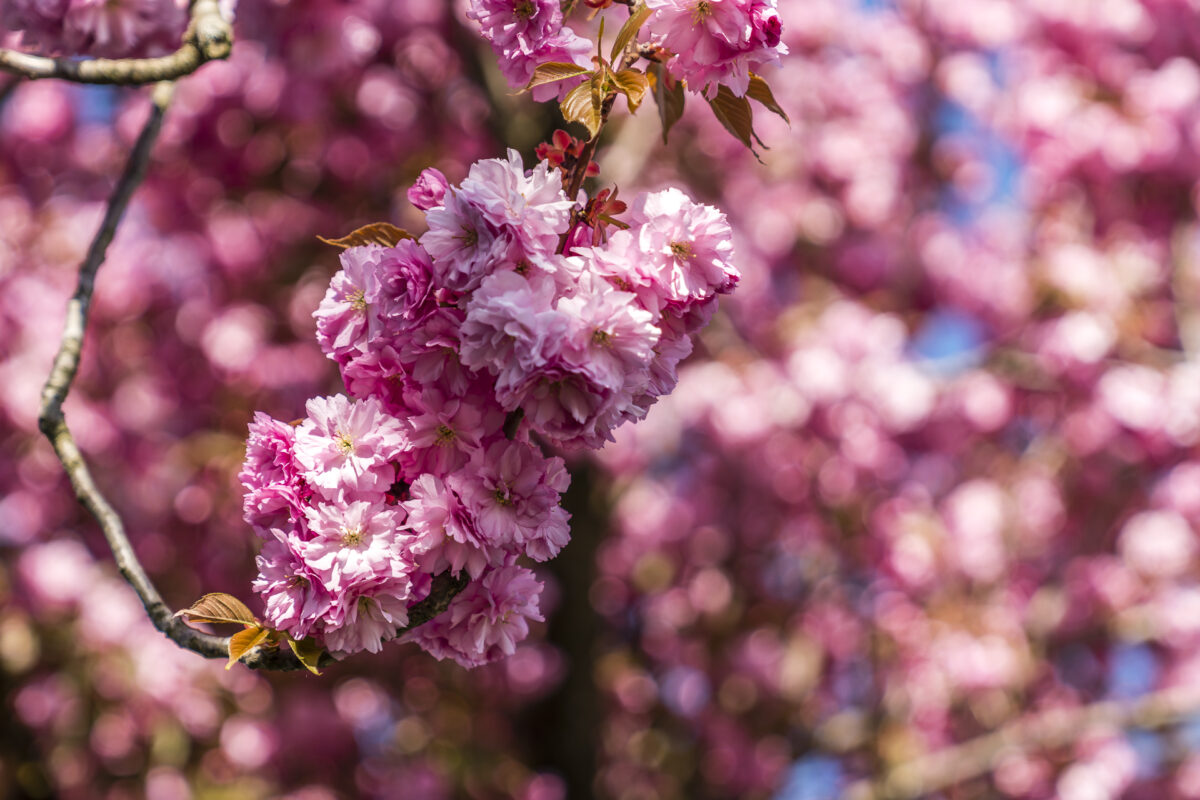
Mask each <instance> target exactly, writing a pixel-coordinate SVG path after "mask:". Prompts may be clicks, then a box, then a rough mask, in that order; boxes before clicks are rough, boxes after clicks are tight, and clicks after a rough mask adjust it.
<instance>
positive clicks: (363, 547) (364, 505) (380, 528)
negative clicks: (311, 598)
mask: <svg viewBox="0 0 1200 800" xmlns="http://www.w3.org/2000/svg"><path fill="white" fill-rule="evenodd" d="M307 517H308V530H309V532H310V534H311V538H310V539H309V540H308V541H306V542H304V543H302V544H301V545H300V546H299V551H300V555H301V556H302V557H303V558H304V561H305V563H306V564H308V565H309V566H310V567H311V568H312V570H313V571H314V572H315V573H316V574H317V575H319V576H320V578H321V580H322V583H323V584H324V585H325V588H326V589H328V590H329V591H330V592H331V593H333V594H334V595H335V596H338V597H340V596H343V595H345V594H346V592H347V591H349V590H350V589H354V588H356V587H360V586H364V585H369V584H374V583H378V582H379V581H381V580H391V581H403V580H407V579H408V574H409V572H411V571H412V563H411V560H410V557H409V554H408V553H407V552H406V550H405V547H404V543H403V542H402V540H401V538H402V537H401V536H400V535H399V531H400V527H401V525H403V523H404V511H403V509H401V508H398V507H395V506H385V505H384V504H383V502H381V501H372V502H368V501H365V500H356V501H353V502H349V503H339V504H336V505H335V504H330V503H322V504H320V505H318V506H316V507H315V508H312V509H309V510H308V512H307Z"/></svg>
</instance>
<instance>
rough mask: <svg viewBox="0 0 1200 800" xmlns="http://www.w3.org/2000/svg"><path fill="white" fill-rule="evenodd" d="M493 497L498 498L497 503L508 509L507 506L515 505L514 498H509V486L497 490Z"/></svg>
mask: <svg viewBox="0 0 1200 800" xmlns="http://www.w3.org/2000/svg"><path fill="white" fill-rule="evenodd" d="M493 496H494V497H495V498H496V502H497V503H499V504H500V505H502V506H506V507H507V506H511V505H512V504H513V501H512V498H510V497H509V496H508V487H507V486H501V487H499V488H498V489H496V491H495V492H493Z"/></svg>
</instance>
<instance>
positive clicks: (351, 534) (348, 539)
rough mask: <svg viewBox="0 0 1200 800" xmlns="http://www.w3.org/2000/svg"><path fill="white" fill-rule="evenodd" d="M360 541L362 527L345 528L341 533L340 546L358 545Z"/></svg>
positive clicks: (361, 541) (361, 538)
mask: <svg viewBox="0 0 1200 800" xmlns="http://www.w3.org/2000/svg"><path fill="white" fill-rule="evenodd" d="M362 543H363V532H362V528H346V530H345V531H344V532H343V533H342V547H358V546H359V545H360V544H362Z"/></svg>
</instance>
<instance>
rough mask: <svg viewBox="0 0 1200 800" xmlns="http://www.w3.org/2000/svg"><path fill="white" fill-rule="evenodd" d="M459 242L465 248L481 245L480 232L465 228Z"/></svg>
mask: <svg viewBox="0 0 1200 800" xmlns="http://www.w3.org/2000/svg"><path fill="white" fill-rule="evenodd" d="M458 240H459V241H460V242H462V243H463V247H474V246H475V245H477V244H479V231H477V230H475V229H474V228H463V229H462V235H461V236H459V237H458Z"/></svg>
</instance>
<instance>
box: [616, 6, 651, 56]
mask: <svg viewBox="0 0 1200 800" xmlns="http://www.w3.org/2000/svg"><path fill="white" fill-rule="evenodd" d="M652 13H653V12H652V11H651V10H650V9H648V8H646V4H645V3H644V2H639V3H638V4H637V5H636V6H634V7H633V13H632V14H630V15H629V19H627V20H625V24H624V25H622V26H621V30H619V31H617V40H616V41H615V42H613V46H612V54H611V55H610V56H609V60H610V61H612V62H613V63H614V64H615V63H616V62H617V56H619V55H620V54H621V53H623V52H625V48H626V47H627V46H628V45H629V43H630V42H631V41H633V37H635V36H637V32H638V31H639V30H640V29H641V27H642V25H643V24H645V22H646V20H648V19H649V18H650V15H651V14H652Z"/></svg>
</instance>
